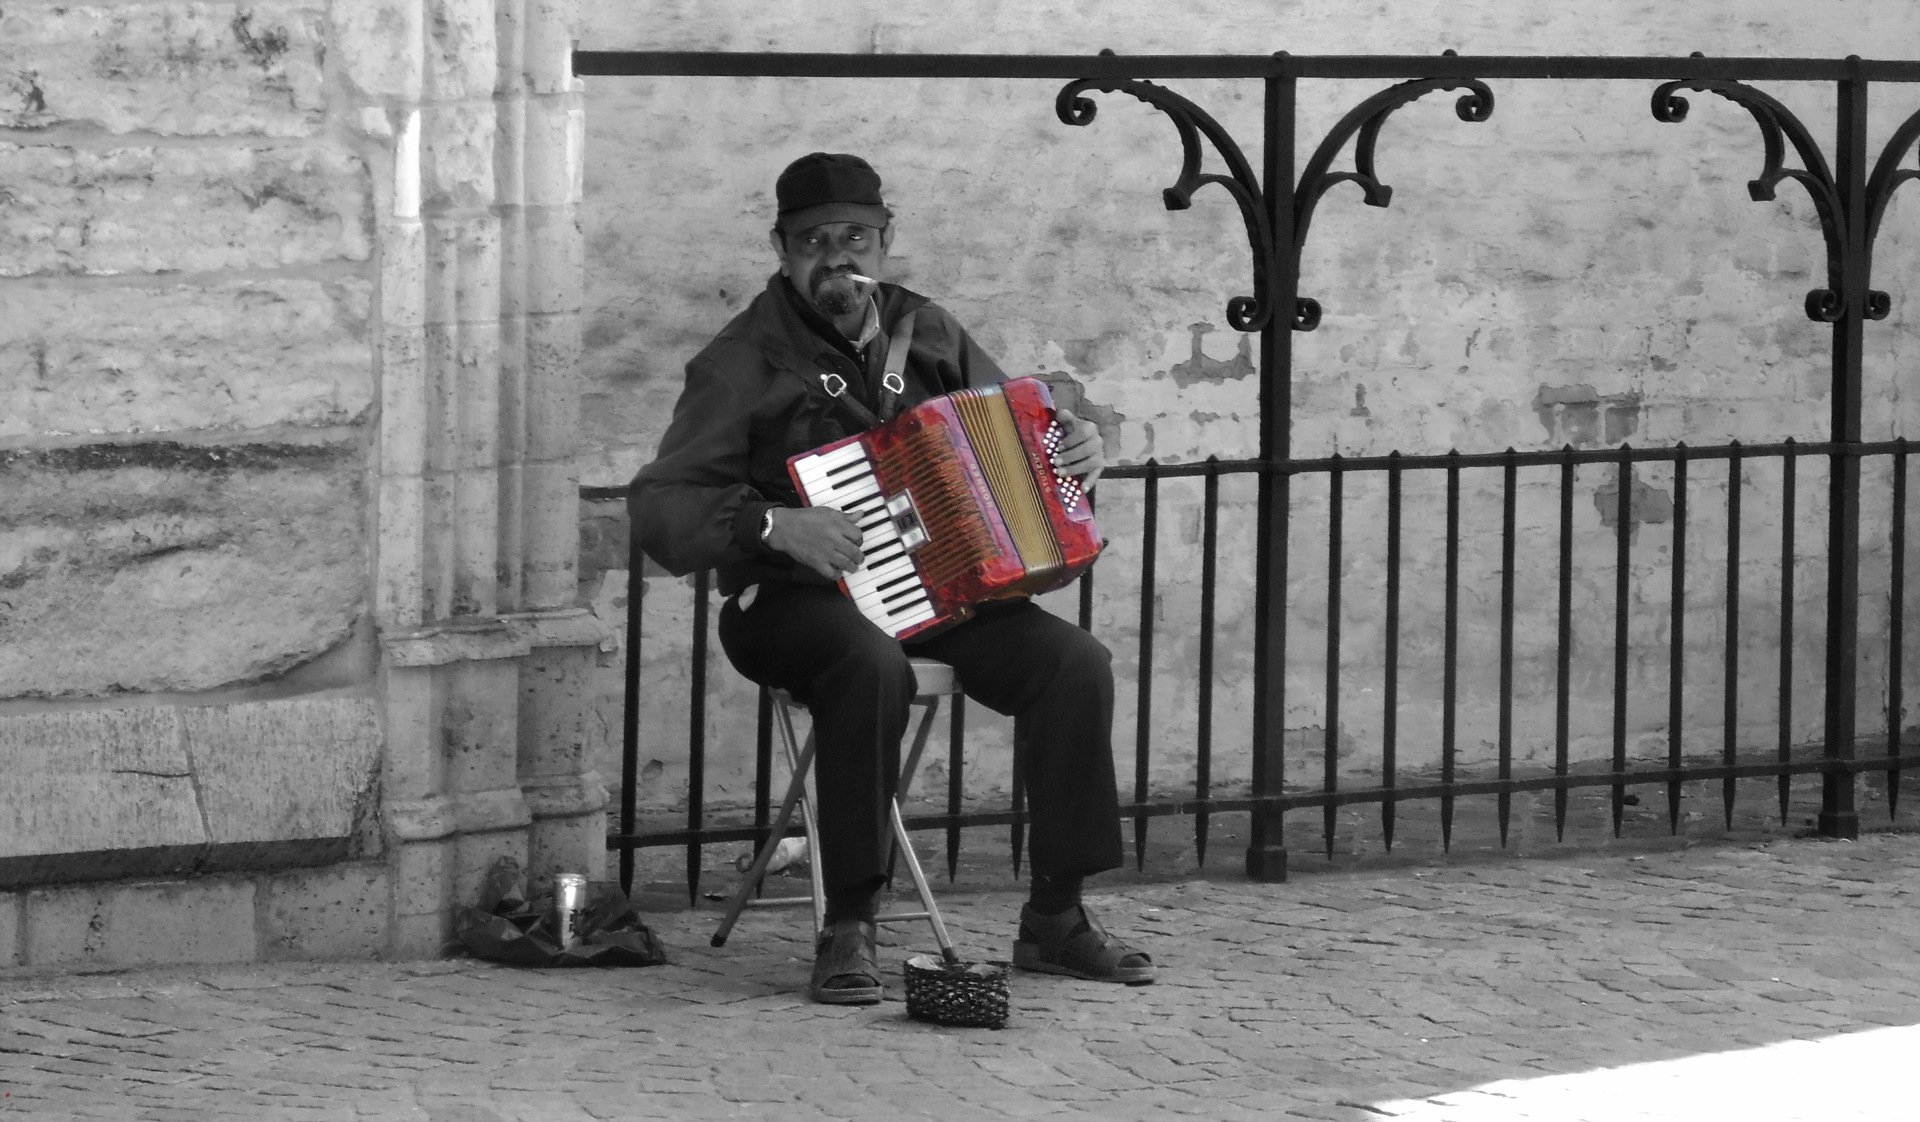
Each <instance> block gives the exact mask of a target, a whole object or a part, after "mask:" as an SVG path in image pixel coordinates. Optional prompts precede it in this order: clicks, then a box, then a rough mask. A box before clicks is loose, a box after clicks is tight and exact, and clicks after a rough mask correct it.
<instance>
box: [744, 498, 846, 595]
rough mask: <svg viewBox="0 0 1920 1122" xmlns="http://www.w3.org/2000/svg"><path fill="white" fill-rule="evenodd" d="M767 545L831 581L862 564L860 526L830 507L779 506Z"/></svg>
mask: <svg viewBox="0 0 1920 1122" xmlns="http://www.w3.org/2000/svg"><path fill="white" fill-rule="evenodd" d="M767 545H768V546H769V547H771V548H773V549H777V550H779V551H780V552H782V553H784V554H786V555H787V556H789V557H791V558H793V559H794V560H795V561H798V562H800V563H801V564H802V565H805V566H806V567H807V568H809V569H812V570H813V571H814V572H816V573H819V574H820V575H821V576H823V577H825V578H827V579H828V580H839V579H840V578H842V577H844V576H846V575H847V574H848V573H851V572H853V571H854V570H855V569H858V568H859V567H860V562H861V560H862V557H861V553H860V526H859V524H858V523H856V522H854V520H853V519H851V518H849V517H847V516H846V515H844V514H842V513H840V512H839V511H837V510H835V509H833V508H832V507H827V506H802V507H790V506H782V507H775V508H774V511H773V532H772V533H771V534H768V535H767Z"/></svg>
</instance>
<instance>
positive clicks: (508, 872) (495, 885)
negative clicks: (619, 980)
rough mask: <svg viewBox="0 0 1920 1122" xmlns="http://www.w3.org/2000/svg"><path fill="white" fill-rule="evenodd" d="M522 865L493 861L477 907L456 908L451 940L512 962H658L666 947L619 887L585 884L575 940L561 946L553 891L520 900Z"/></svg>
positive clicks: (482, 954)
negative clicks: (585, 897)
mask: <svg viewBox="0 0 1920 1122" xmlns="http://www.w3.org/2000/svg"><path fill="white" fill-rule="evenodd" d="M523 895H524V893H523V892H522V891H521V888H520V866H519V863H518V862H516V861H514V860H513V859H512V858H510V857H503V858H501V859H500V860H499V861H497V862H495V863H494V866H493V870H492V872H490V873H489V874H488V875H487V887H486V890H485V891H484V892H483V893H482V896H481V902H480V905H479V906H478V907H467V908H462V909H460V912H459V914H458V915H457V916H455V917H454V938H455V939H457V940H458V941H459V942H460V944H461V945H462V946H464V947H465V948H466V949H467V950H468V951H469V952H470V953H472V954H474V955H477V956H479V957H481V958H484V959H488V960H490V961H493V962H504V963H508V964H510V965H513V966H658V965H660V964H661V963H663V962H665V961H667V953H666V950H665V948H663V947H661V945H660V941H659V940H658V939H656V938H654V935H653V932H652V931H651V930H649V929H648V928H647V925H646V924H645V923H644V922H642V921H641V919H640V916H639V913H637V912H635V911H634V910H633V906H632V904H630V903H628V901H627V896H626V893H624V892H622V891H620V886H619V885H617V884H613V883H611V882H608V881H594V882H590V883H589V884H588V885H587V906H586V908H585V910H584V913H583V914H582V916H581V917H580V919H579V921H578V923H577V925H576V930H575V931H574V933H573V935H574V937H573V939H572V941H570V942H569V943H568V944H567V945H566V946H564V947H563V946H561V945H560V940H559V932H558V931H557V930H556V925H555V922H554V913H553V894H552V893H551V892H545V893H542V894H540V895H538V896H534V897H532V898H531V899H523V898H522V897H523Z"/></svg>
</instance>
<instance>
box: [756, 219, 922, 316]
mask: <svg viewBox="0 0 1920 1122" xmlns="http://www.w3.org/2000/svg"><path fill="white" fill-rule="evenodd" d="M892 241H893V228H892V227H891V226H888V227H878V228H876V227H873V226H867V225H863V224H861V223H859V222H827V223H823V224H821V225H819V226H809V227H807V228H806V229H804V230H794V231H791V232H788V233H786V234H785V235H782V233H781V231H780V230H778V229H776V230H774V231H773V251H774V252H775V253H776V254H778V255H779V257H780V271H781V272H782V273H785V274H786V276H787V278H788V279H789V280H791V281H792V282H793V287H794V288H795V289H796V290H798V291H799V293H800V295H801V297H802V298H803V299H805V300H806V301H807V303H809V304H812V305H813V307H814V310H815V311H818V312H819V313H820V314H821V315H824V316H826V317H828V318H829V319H832V318H838V317H840V316H845V315H851V314H853V313H854V312H857V311H859V310H860V308H861V307H862V306H863V305H864V304H865V302H866V299H867V295H868V293H869V292H870V291H871V289H869V288H868V287H867V286H865V285H861V284H858V283H856V282H855V281H852V280H849V279H847V274H849V273H858V274H860V275H862V276H866V277H871V278H873V279H875V280H878V279H879V277H880V268H881V266H882V265H884V264H885V263H886V260H887V246H888V245H890V244H891V243H892Z"/></svg>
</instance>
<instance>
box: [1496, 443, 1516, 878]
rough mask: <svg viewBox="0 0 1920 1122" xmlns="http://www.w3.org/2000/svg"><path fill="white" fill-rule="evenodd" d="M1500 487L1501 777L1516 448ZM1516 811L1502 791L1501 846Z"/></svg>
mask: <svg viewBox="0 0 1920 1122" xmlns="http://www.w3.org/2000/svg"><path fill="white" fill-rule="evenodd" d="M1501 484H1502V486H1501V491H1500V730H1499V748H1498V750H1499V753H1500V765H1499V766H1500V778H1502V779H1508V778H1511V777H1512V775H1513V609H1514V582H1515V579H1516V578H1515V574H1514V571H1513V570H1514V560H1515V555H1516V548H1515V545H1516V543H1515V541H1514V538H1515V537H1517V536H1518V534H1519V496H1518V494H1517V492H1518V491H1519V489H1520V469H1519V466H1518V464H1516V463H1515V462H1514V458H1513V449H1511V448H1509V449H1507V463H1506V468H1505V470H1504V471H1503V472H1502V473H1501ZM1512 815H1513V799H1512V797H1511V796H1510V795H1509V794H1507V793H1506V792H1504V791H1503V792H1501V794H1500V803H1499V818H1500V848H1502V849H1505V848H1506V847H1507V830H1508V827H1509V826H1510V824H1511V819H1512Z"/></svg>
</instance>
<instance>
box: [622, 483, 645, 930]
mask: <svg viewBox="0 0 1920 1122" xmlns="http://www.w3.org/2000/svg"><path fill="white" fill-rule="evenodd" d="M619 497H621V498H623V499H624V498H625V497H626V488H624V487H623V488H621V489H620V493H619ZM627 555H628V557H629V558H637V557H639V555H640V550H639V547H638V546H636V545H634V544H633V543H632V542H631V541H629V542H628V544H627ZM627 568H628V572H627V642H626V651H625V658H626V665H625V666H623V667H622V668H621V680H622V696H621V707H620V832H621V833H622V834H632V833H633V832H634V830H636V829H638V828H639V824H640V804H639V800H640V666H641V658H640V641H641V635H640V630H641V629H640V620H641V600H642V599H644V598H645V596H646V592H647V582H646V578H645V576H644V575H642V573H641V571H640V569H639V567H638V566H637V565H636V564H635V563H634V561H632V560H629V561H628V562H627ZM633 871H634V870H633V852H632V851H631V850H621V851H620V891H622V892H626V893H631V892H632V891H633Z"/></svg>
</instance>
